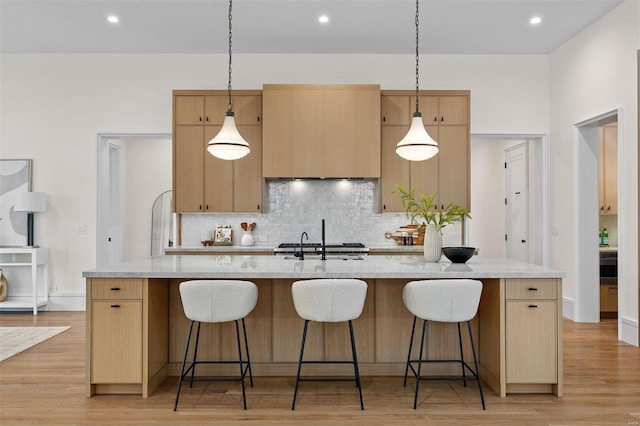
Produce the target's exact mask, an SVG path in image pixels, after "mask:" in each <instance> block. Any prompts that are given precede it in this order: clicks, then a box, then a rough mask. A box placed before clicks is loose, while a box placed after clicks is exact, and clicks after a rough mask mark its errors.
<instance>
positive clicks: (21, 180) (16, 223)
mask: <svg viewBox="0 0 640 426" xmlns="http://www.w3.org/2000/svg"><path fill="white" fill-rule="evenodd" d="M31 172H32V160H31V159H0V245H7V246H24V245H25V244H26V243H27V213H26V212H16V211H14V204H15V197H16V194H18V193H21V192H29V191H31Z"/></svg>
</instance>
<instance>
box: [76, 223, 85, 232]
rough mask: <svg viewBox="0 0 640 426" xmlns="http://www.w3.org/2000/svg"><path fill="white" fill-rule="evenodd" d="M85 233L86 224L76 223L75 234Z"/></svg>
mask: <svg viewBox="0 0 640 426" xmlns="http://www.w3.org/2000/svg"><path fill="white" fill-rule="evenodd" d="M86 233H87V225H78V227H77V228H76V234H86Z"/></svg>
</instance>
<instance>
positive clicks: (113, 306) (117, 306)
mask: <svg viewBox="0 0 640 426" xmlns="http://www.w3.org/2000/svg"><path fill="white" fill-rule="evenodd" d="M111 307H112V308H119V307H120V305H111Z"/></svg>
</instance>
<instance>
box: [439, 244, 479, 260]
mask: <svg viewBox="0 0 640 426" xmlns="http://www.w3.org/2000/svg"><path fill="white" fill-rule="evenodd" d="M475 251H476V248H475V247H442V253H444V255H445V256H446V257H447V259H449V260H450V261H451V262H453V263H465V262H466V261H467V260H469V259H471V256H473V253H474V252H475Z"/></svg>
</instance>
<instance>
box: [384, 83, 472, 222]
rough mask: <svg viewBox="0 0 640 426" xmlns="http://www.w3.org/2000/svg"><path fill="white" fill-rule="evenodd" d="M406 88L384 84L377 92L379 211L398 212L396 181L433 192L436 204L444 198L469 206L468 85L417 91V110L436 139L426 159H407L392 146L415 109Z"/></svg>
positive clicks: (399, 206) (400, 210)
mask: <svg viewBox="0 0 640 426" xmlns="http://www.w3.org/2000/svg"><path fill="white" fill-rule="evenodd" d="M412 93H415V92H411V91H401V90H384V91H382V94H381V123H382V130H381V158H382V163H381V179H380V188H381V189H380V191H381V197H380V198H381V204H382V211H383V212H402V211H404V210H403V208H402V203H401V202H400V199H399V197H398V194H394V193H393V190H394V188H395V185H396V184H400V185H403V186H405V187H407V188H410V187H412V186H414V185H417V186H418V189H417V191H418V192H420V193H423V194H436V195H437V199H436V203H437V207H438V208H439V209H442V208H444V207H446V206H447V204H449V203H456V204H459V205H461V206H463V207H467V208H469V207H470V195H469V176H470V162H469V161H470V160H469V155H470V148H469V143H470V134H469V96H470V92H469V91H468V90H452V91H421V92H420V94H421V95H420V97H419V99H420V111H421V112H422V121H423V123H424V125H425V129H426V130H427V132H428V133H429V135H430V136H431V137H432V138H434V139H435V140H436V142H438V147H439V152H438V154H437V155H436V156H435V157H433V158H430V159H429V160H425V161H407V160H404V159H403V158H401V157H400V156H398V155H397V154H396V152H395V149H396V144H397V143H398V142H399V141H400V140H401V139H402V138H403V137H404V135H405V134H406V133H407V131H408V130H409V125H410V120H411V116H412V114H413V112H414V111H415V95H412Z"/></svg>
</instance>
